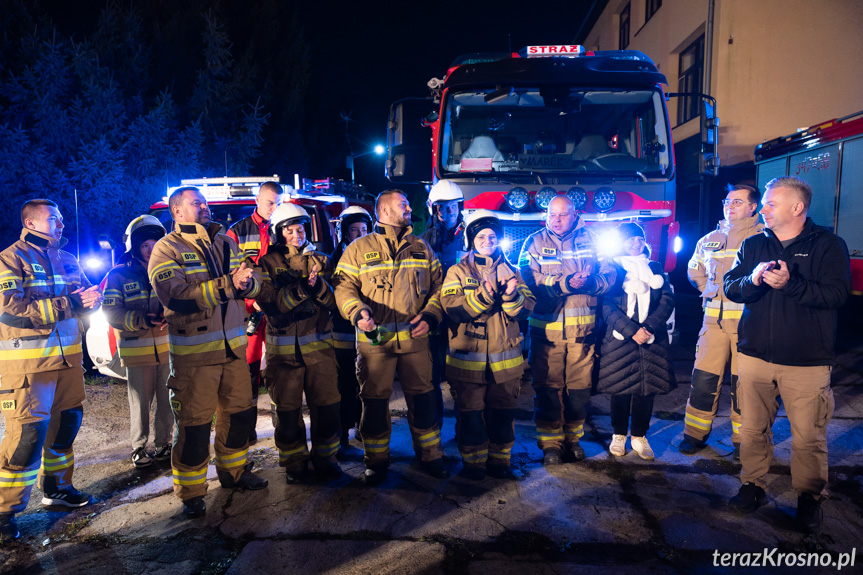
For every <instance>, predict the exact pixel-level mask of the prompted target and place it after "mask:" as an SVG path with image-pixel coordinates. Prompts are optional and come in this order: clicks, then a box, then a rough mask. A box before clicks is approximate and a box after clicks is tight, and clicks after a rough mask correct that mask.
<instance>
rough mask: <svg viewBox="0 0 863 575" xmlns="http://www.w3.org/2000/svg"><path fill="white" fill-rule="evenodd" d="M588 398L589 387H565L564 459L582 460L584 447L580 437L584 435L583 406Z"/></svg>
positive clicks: (584, 412) (585, 413)
mask: <svg viewBox="0 0 863 575" xmlns="http://www.w3.org/2000/svg"><path fill="white" fill-rule="evenodd" d="M589 400H590V389H567V390H566V391H565V393H564V403H563V414H564V419H565V421H566V423H564V425H563V433H564V438H565V439H564V443H565V445H564V451H563V457H564V460H565V461H582V460H584V448H583V447H582V446H581V437H582V436H583V435H584V420H585V419H586V418H587V412H586V411H585V409H584V407H585V406H586V405H587V402H588V401H589Z"/></svg>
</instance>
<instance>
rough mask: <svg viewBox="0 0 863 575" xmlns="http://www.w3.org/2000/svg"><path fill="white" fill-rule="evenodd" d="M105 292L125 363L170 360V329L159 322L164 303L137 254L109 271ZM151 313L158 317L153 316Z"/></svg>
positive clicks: (109, 317) (106, 307)
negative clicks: (160, 300)
mask: <svg viewBox="0 0 863 575" xmlns="http://www.w3.org/2000/svg"><path fill="white" fill-rule="evenodd" d="M104 295H105V299H104V300H103V302H102V310H103V311H104V312H105V318H106V319H107V320H108V323H109V324H110V325H111V327H112V328H114V332H115V334H116V336H117V352H118V353H119V354H120V359H121V360H122V362H123V365H124V366H126V367H129V366H136V365H155V364H158V363H168V332H167V330H163V329H159V326H158V324H159V323H160V320H159V318H160V317H162V316H163V313H162V312H163V310H162V304H161V303H160V302H159V298H158V297H157V296H156V292H155V290H153V287H152V286H151V285H150V278H149V276H148V275H147V268H145V267H144V265H143V264H142V263H141V262H140V261H139V260H138V258H135V257H132V258H131V259H130V261H128V262H126V263H124V264H121V265H118V266H116V267H114V269H112V270H111V271H109V272H108V276H107V277H106V278H105V293H104ZM151 313H154V314H156V318H150V317H149V316H148V314H151ZM154 320H155V321H154Z"/></svg>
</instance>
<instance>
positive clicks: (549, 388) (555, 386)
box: [529, 337, 595, 452]
mask: <svg viewBox="0 0 863 575" xmlns="http://www.w3.org/2000/svg"><path fill="white" fill-rule="evenodd" d="M594 357H595V355H594V344H593V339H592V337H591V338H578V339H576V340H569V341H565V342H549V341H545V340H542V339H539V338H533V339H532V340H531V345H530V360H529V363H530V367H531V369H532V370H533V389H534V392H535V393H536V397H535V407H534V419H535V421H536V442H537V445H539V448H540V449H542V450H543V452H545V451H547V450H549V449H556V450H559V451H563V450H564V448H565V447H566V446H567V445H572V444H577V443H578V442H579V439H580V438H581V436H582V435H584V420H585V419H586V418H587V412H586V411H585V406H586V405H587V402H588V400H590V387H591V383H592V375H591V374H592V371H593V362H594Z"/></svg>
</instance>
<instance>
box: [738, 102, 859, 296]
mask: <svg viewBox="0 0 863 575" xmlns="http://www.w3.org/2000/svg"><path fill="white" fill-rule="evenodd" d="M755 169H756V173H757V175H756V178H757V182H758V188H759V189H762V190H763V189H764V184H766V183H767V182H769V181H770V180H772V179H773V178H778V177H781V176H797V177H799V178H802V179H804V180H806V181H807V182H809V184H810V185H811V186H812V204H811V205H810V206H809V216H810V217H811V218H812V219H813V221H814V222H815V223H816V224H818V225H821V226H827V227H830V228H832V229H833V231H834V232H835V233H836V234H838V235H839V236H841V237H842V239H844V240H845V242H846V243H847V244H848V253H849V254H850V256H851V291H852V293H854V294H855V295H863V225H861V224H860V221H861V220H863V194H861V193H860V188H861V184H863V112H858V113H856V114H852V115H850V116H845V117H844V118H837V119H835V120H830V121H827V122H823V123H821V124H817V125H815V126H812V127H809V128H806V129H805V130H799V131H797V132H795V133H794V134H790V135H788V136H782V137H781V138H776V139H773V140H770V141H767V142H764V143H763V144H760V145H759V146H757V147H756V148H755Z"/></svg>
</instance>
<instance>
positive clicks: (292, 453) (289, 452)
mask: <svg viewBox="0 0 863 575" xmlns="http://www.w3.org/2000/svg"><path fill="white" fill-rule="evenodd" d="M308 453H309V447H308V446H307V445H306V444H305V443H303V444H302V445H300V446H299V447H295V448H294V449H279V463H284V462H286V461H290V460H291V459H300V458H298V457H296V456H297V455H301V456H302V459H305V456H306V455H308Z"/></svg>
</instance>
